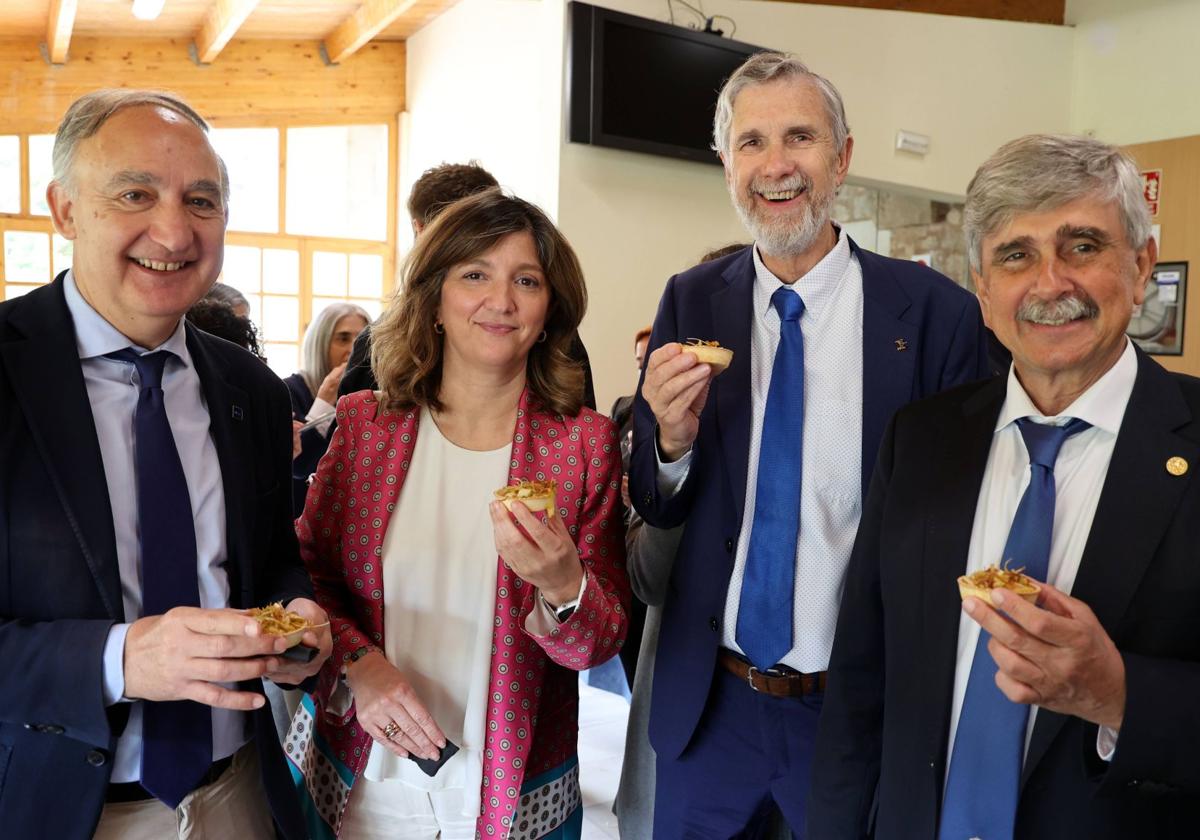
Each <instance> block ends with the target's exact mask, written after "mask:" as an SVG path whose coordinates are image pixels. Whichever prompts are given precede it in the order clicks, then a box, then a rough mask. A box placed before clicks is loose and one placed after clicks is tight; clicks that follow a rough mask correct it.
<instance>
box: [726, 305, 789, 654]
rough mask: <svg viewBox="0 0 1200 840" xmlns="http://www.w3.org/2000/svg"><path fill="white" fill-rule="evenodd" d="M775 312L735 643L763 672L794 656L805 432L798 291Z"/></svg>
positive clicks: (777, 306) (778, 306) (776, 306)
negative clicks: (773, 346)
mask: <svg viewBox="0 0 1200 840" xmlns="http://www.w3.org/2000/svg"><path fill="white" fill-rule="evenodd" d="M771 305H772V306H774V307H775V309H776V310H777V311H778V312H779V347H778V348H777V349H776V350H775V363H774V365H773V366H772V368H771V387H770V388H769V389H768V390H767V409H766V414H765V416H764V417H763V429H762V447H761V449H760V450H759V453H758V483H757V486H756V488H755V492H754V522H753V524H752V525H751V527H750V548H749V550H748V551H747V554H746V570H745V577H744V578H743V579H742V594H741V599H740V600H739V602H738V619H737V636H736V638H737V643H738V645H739V646H740V647H741V649H742V652H743V653H745V654H746V658H747V659H749V660H750V661H751V662H752V663H753V664H754V666H755V667H757V668H759V669H760V670H765V669H767V668H770V667H772V666H773V665H775V664H776V663H778V662H779V660H780V659H782V658H783V656H784V655H785V654H786V653H787V652H788V651H789V650H791V649H792V599H793V596H794V594H795V592H794V590H795V580H796V536H797V535H798V534H799V532H800V467H801V460H800V455H801V444H802V443H803V433H804V336H803V335H801V333H800V316H801V315H802V314H803V313H804V301H803V300H801V299H800V295H798V294H796V292H795V290H794V289H791V288H789V287H787V286H780V287H779V288H778V289H776V290H775V294H773V295H771Z"/></svg>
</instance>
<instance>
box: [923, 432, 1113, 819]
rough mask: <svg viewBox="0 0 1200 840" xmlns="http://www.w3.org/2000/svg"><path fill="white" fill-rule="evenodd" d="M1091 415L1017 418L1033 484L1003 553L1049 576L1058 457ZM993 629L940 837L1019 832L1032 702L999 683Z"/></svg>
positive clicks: (962, 732) (969, 696)
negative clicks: (1063, 419) (1060, 421)
mask: <svg viewBox="0 0 1200 840" xmlns="http://www.w3.org/2000/svg"><path fill="white" fill-rule="evenodd" d="M1089 425H1090V424H1089V423H1086V422H1085V421H1083V420H1078V419H1077V420H1072V421H1070V422H1069V423H1067V424H1066V425H1065V426H1050V425H1046V424H1043V423H1034V422H1033V421H1032V420H1030V419H1029V418H1027V417H1023V418H1021V419H1020V420H1018V421H1017V426H1018V427H1019V428H1020V430H1021V437H1022V438H1024V440H1025V449H1026V450H1027V451H1028V452H1029V487H1028V488H1026V490H1025V494H1024V495H1023V496H1022V497H1021V501H1020V503H1019V504H1018V505H1017V513H1016V515H1015V516H1014V517H1013V522H1012V527H1011V528H1010V529H1009V531H1008V541H1007V542H1006V543H1005V544H1004V557H1003V559H1002V561H1001V565H1003V563H1008V564H1009V567H1010V568H1013V569H1017V568H1020V567H1022V566H1023V567H1024V568H1025V574H1027V575H1029V576H1030V577H1032V578H1034V579H1035V580H1043V581H1044V580H1045V579H1046V575H1047V572H1048V568H1049V565H1050V541H1051V538H1052V537H1053V534H1054V497H1055V492H1054V462H1055V460H1057V458H1058V450H1059V449H1061V448H1062V445H1063V442H1064V441H1066V439H1067V438H1068V437H1070V436H1071V435H1073V434H1075V433H1076V432H1082V431H1083V430H1084V429H1086V428H1088V427H1089ZM989 638H991V636H990V635H989V634H988V632H987V631H985V630H981V631H980V633H979V643H978V644H977V645H976V646H975V658H974V659H973V660H971V675H970V677H969V678H968V679H967V693H966V696H965V697H964V699H963V705H962V711H961V713H960V714H959V719H958V729H957V730H956V731H955V736H954V754H953V756H951V759H950V774H949V777H948V778H947V780H946V798H945V800H944V802H943V804H942V822H941V830H940V831H939V833H938V837H939V838H940V840H968V838H974V837H978V838H981V840H1011V838H1012V836H1013V826H1014V823H1015V821H1016V816H1017V795H1018V793H1019V790H1018V788H1019V785H1020V781H1021V765H1022V763H1023V762H1024V753H1025V726H1026V723H1027V722H1028V720H1029V707H1028V706H1026V705H1024V704H1022V703H1013V702H1012V701H1011V700H1009V699H1008V698H1007V697H1005V696H1004V694H1003V693H1002V692H1001V691H1000V689H999V688H997V687H996V671H997V668H996V662H995V660H993V659H992V656H991V654H989V653H988V650H987V644H988V639H989Z"/></svg>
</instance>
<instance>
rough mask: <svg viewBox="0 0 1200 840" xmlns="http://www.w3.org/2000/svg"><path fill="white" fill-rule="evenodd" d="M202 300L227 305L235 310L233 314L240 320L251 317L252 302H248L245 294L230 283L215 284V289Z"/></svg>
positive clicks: (209, 291)
mask: <svg viewBox="0 0 1200 840" xmlns="http://www.w3.org/2000/svg"><path fill="white" fill-rule="evenodd" d="M201 300H215V301H218V302H220V303H224V304H227V305H228V306H229V307H231V308H232V309H233V314H235V315H237V316H238V317H239V318H249V317H250V301H248V300H246V296H245V295H244V294H242V293H241V292H239V291H238V290H237V289H235V288H234V287H233V286H230V285H229V284H228V283H213V287H212V288H211V289H209V290H208V292H207V293H206V294H205V295H204V297H203V298H201Z"/></svg>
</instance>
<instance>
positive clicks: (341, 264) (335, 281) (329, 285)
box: [312, 251, 346, 297]
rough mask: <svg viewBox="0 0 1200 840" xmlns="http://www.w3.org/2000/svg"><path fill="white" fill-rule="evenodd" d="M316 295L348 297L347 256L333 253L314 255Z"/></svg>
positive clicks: (313, 279) (314, 290) (322, 252)
mask: <svg viewBox="0 0 1200 840" xmlns="http://www.w3.org/2000/svg"><path fill="white" fill-rule="evenodd" d="M312 286H313V294H314V295H336V296H337V297H345V296H346V255H345V254H338V253H334V252H332V251H317V252H315V253H314V254H313V278H312Z"/></svg>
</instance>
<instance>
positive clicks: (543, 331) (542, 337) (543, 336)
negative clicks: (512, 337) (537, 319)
mask: <svg viewBox="0 0 1200 840" xmlns="http://www.w3.org/2000/svg"><path fill="white" fill-rule="evenodd" d="M545 340H546V331H545V330H542V334H541V335H539V336H538V344H541V343H542V342H543V341H545Z"/></svg>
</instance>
